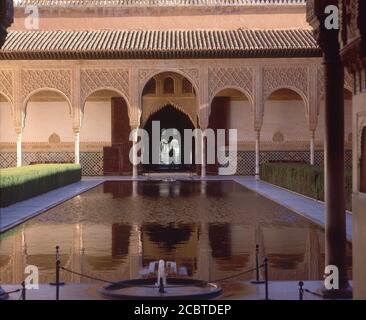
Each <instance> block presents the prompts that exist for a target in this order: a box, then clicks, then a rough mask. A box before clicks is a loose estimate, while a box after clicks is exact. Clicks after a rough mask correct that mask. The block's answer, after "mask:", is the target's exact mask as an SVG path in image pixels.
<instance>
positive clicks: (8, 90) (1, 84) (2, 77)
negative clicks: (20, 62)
mask: <svg viewBox="0 0 366 320" xmlns="http://www.w3.org/2000/svg"><path fill="white" fill-rule="evenodd" d="M13 80H14V75H13V71H11V70H0V94H4V95H5V97H6V98H7V99H9V100H10V102H11V103H12V102H14V95H13Z"/></svg>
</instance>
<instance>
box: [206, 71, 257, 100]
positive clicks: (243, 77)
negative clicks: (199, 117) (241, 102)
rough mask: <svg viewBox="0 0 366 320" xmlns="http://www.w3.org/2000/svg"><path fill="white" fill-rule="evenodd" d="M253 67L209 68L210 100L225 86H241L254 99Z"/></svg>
mask: <svg viewBox="0 0 366 320" xmlns="http://www.w3.org/2000/svg"><path fill="white" fill-rule="evenodd" d="M253 77H254V76H253V69H252V68H209V70H208V101H211V100H212V99H213V98H214V95H215V94H216V93H218V91H220V89H225V88H230V87H232V88H240V89H242V90H243V91H245V92H246V93H248V94H249V95H250V96H249V97H248V98H250V99H251V100H253V87H254V84H253Z"/></svg>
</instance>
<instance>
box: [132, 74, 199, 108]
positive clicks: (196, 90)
mask: <svg viewBox="0 0 366 320" xmlns="http://www.w3.org/2000/svg"><path fill="white" fill-rule="evenodd" d="M149 71H151V72H150V73H149V74H148V75H146V77H145V78H143V79H142V80H141V83H140V87H139V90H138V95H139V97H140V103H141V99H142V92H143V91H144V88H145V86H146V84H147V83H148V82H149V80H150V79H151V78H154V77H156V76H157V75H159V74H162V73H177V74H179V75H181V76H183V77H185V78H187V79H188V80H189V81H190V82H191V84H192V86H193V88H194V90H195V93H196V97H197V99H198V97H199V96H200V94H199V92H200V91H199V87H198V85H197V83H196V82H195V81H194V79H193V78H192V77H191V75H189V74H188V73H186V72H184V70H180V69H174V68H167V69H159V70H149ZM197 102H198V100H197Z"/></svg>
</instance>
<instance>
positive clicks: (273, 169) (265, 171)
mask: <svg viewBox="0 0 366 320" xmlns="http://www.w3.org/2000/svg"><path fill="white" fill-rule="evenodd" d="M260 177H261V179H262V180H263V181H267V182H269V183H272V184H275V185H278V186H280V187H283V188H286V189H289V190H291V191H294V192H297V193H300V194H303V195H305V196H308V197H311V198H314V199H317V200H321V201H324V170H323V168H320V167H316V166H312V165H308V164H299V163H264V164H262V165H261V167H260ZM345 189H346V208H347V210H352V172H351V170H347V171H346V174H345Z"/></svg>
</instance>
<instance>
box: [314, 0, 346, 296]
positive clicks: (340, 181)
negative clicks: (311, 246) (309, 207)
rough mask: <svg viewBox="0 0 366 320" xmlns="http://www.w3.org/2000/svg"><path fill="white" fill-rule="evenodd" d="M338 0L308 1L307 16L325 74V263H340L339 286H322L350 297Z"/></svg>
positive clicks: (329, 293)
mask: <svg viewBox="0 0 366 320" xmlns="http://www.w3.org/2000/svg"><path fill="white" fill-rule="evenodd" d="M337 3H338V1H336V0H322V1H317V5H316V6H311V4H313V3H310V4H309V3H308V11H307V20H308V22H310V24H311V25H312V26H313V27H314V29H315V32H314V35H315V37H316V40H317V42H318V44H319V45H320V47H321V49H322V50H323V57H324V58H323V64H324V76H325V77H324V78H325V148H324V149H325V150H324V157H325V159H324V166H325V265H326V266H329V265H334V266H337V268H338V270H339V289H338V290H328V289H327V288H323V290H322V291H323V294H324V296H325V297H330V298H350V297H351V296H352V289H351V288H350V286H349V283H348V279H347V268H346V246H347V240H346V214H345V190H344V187H345V186H344V100H343V85H344V68H343V65H342V62H341V57H340V54H339V50H340V45H339V30H338V29H336V28H335V29H327V28H326V25H325V19H327V18H328V14H326V13H325V7H326V6H327V5H337Z"/></svg>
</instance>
